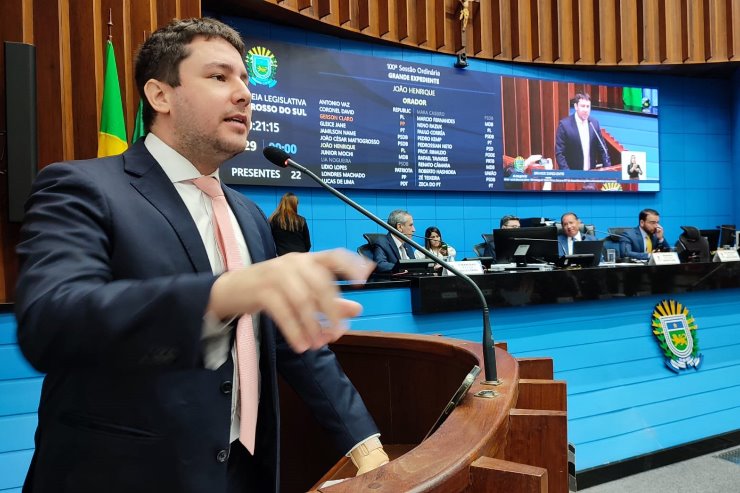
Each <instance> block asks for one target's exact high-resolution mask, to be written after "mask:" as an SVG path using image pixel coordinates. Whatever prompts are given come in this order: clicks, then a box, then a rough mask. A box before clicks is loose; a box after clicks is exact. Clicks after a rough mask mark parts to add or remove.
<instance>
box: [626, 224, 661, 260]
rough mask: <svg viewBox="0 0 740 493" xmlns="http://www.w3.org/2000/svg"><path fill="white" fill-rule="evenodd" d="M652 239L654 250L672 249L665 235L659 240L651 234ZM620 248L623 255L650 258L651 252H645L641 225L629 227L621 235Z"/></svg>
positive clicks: (639, 258) (638, 258)
mask: <svg viewBox="0 0 740 493" xmlns="http://www.w3.org/2000/svg"><path fill="white" fill-rule="evenodd" d="M650 241H651V242H652V244H653V251H654V252H661V251H668V250H670V249H671V248H670V245H669V244H668V242H667V241H666V239H665V237H663V240H662V241H658V239H657V238H656V237H655V235H651V236H650ZM619 248H620V249H621V250H622V257H629V258H634V259H637V260H647V259H648V258H650V254H649V253H645V241H644V240H643V239H642V232H641V231H640V227H639V226H638V227H636V228H634V229H628V230H627V231H624V232H623V233H622V234H621V235H620V236H619Z"/></svg>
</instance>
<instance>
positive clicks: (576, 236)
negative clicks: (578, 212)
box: [568, 231, 582, 255]
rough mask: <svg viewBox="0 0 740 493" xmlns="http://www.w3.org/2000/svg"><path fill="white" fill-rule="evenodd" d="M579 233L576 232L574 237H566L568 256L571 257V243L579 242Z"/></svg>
mask: <svg viewBox="0 0 740 493" xmlns="http://www.w3.org/2000/svg"><path fill="white" fill-rule="evenodd" d="M581 240H582V238H581V232H580V231H579V232H577V233H576V235H575V236H569V237H568V255H573V242H574V241H581Z"/></svg>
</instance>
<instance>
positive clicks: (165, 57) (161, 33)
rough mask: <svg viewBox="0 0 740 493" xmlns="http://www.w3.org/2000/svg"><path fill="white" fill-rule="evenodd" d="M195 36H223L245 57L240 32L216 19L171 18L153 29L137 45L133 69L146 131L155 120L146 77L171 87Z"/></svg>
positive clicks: (174, 83)
mask: <svg viewBox="0 0 740 493" xmlns="http://www.w3.org/2000/svg"><path fill="white" fill-rule="evenodd" d="M198 36H201V37H203V38H205V39H211V38H222V39H224V40H225V41H227V42H229V43H230V44H231V45H232V46H233V47H234V48H236V50H237V51H238V52H239V54H240V55H241V57H242V58H244V53H245V48H244V41H242V38H241V36H240V35H239V33H238V32H237V31H236V30H235V29H234V28H232V27H229V26H227V25H226V24H224V23H223V22H220V21H217V20H215V19H210V18H208V17H203V18H193V19H183V20H179V19H174V20H173V21H172V22H170V23H169V24H167V25H166V26H164V27H161V28H159V29H157V30H156V31H154V32H153V33H152V35H151V36H150V37H149V39H147V40H146V41H144V43H143V44H142V45H141V47H140V48H139V52H138V53H137V54H136V67H135V69H134V74H135V78H136V89H137V90H138V91H139V97H140V98H141V101H142V105H143V111H142V117H143V120H144V129H145V130H146V131H147V132H148V131H149V129H150V128H151V126H152V123H153V122H154V109H153V108H152V106H151V105H150V104H149V101H148V100H147V98H146V95H145V94H144V85H145V84H146V83H147V81H148V80H150V79H156V80H159V81H162V82H165V83H167V84H169V85H170V86H172V87H177V86H179V85H180V63H181V62H182V61H183V60H184V59H185V58H187V57H188V56H189V55H190V49H189V48H188V45H189V44H190V43H191V42H192V41H193V39H195V38H196V37H198Z"/></svg>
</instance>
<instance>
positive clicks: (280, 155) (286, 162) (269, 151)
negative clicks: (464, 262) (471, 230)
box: [262, 146, 499, 384]
mask: <svg viewBox="0 0 740 493" xmlns="http://www.w3.org/2000/svg"><path fill="white" fill-rule="evenodd" d="M262 153H263V154H264V155H265V157H266V158H267V160H268V161H270V162H271V163H272V164H274V165H275V166H278V167H280V168H287V167H291V168H295V169H297V170H298V171H301V172H302V173H304V174H305V175H307V176H308V177H310V178H311V179H312V180H313V181H315V182H316V183H318V184H319V185H321V187H323V188H325V189H326V190H328V191H329V192H330V193H331V194H332V195H334V196H335V197H337V198H338V199H339V200H341V201H342V202H344V203H345V204H347V205H349V206H350V207H352V208H353V209H355V210H356V211H357V212H359V213H360V214H362V215H363V216H365V217H367V218H368V219H370V220H371V221H373V222H375V223H376V224H377V225H378V226H380V227H382V228H383V229H385V230H387V231H388V232H390V233H391V234H393V235H395V236H396V237H397V238H398V239H400V240H401V241H403V242H404V243H408V244H409V245H411V246H412V247H414V248H416V249H417V250H419V251H420V252H422V253H423V254H424V255H426V256H427V257H428V258H429V260H430V261H431V262H434V263H435V264H439V265H441V266H442V267H444V268H445V269H447V270H448V271H449V272H451V273H452V274H454V275H455V276H457V277H458V278H460V279H462V280H463V281H465V282H466V283H468V285H469V286H470V287H471V288H473V290H474V291H475V293H476V294H477V295H478V298H479V299H480V304H481V312H482V313H483V367H484V371H485V376H486V377H485V378H486V382H485V383H488V384H496V383H499V382H498V376H497V373H496V352H495V348H494V346H493V334H492V333H491V320H490V316H489V309H488V303H487V302H486V297H485V295H484V294H483V291H481V289H480V288H479V287H478V285H477V284H476V283H475V282H474V281H473V280H472V279H471V278H470V277H468V276H466V275H465V274H463V273H462V272H460V271H459V270H457V269H456V268H455V267H453V266H452V265H450V264H449V263H448V262H446V261H444V260H442V259H440V258H438V257H437V256H436V255H434V254H433V253H432V252H430V251H429V250H427V249H426V248H424V247H423V246H421V245H419V244H418V243H417V242H415V241H414V240H412V239H411V238H408V237H407V236H405V235H402V234H400V233H399V232H398V231H397V230H396V229H395V228H392V227H391V226H389V225H388V223H386V222H385V221H383V220H382V219H380V218H379V217H378V216H376V215H375V214H373V213H372V212H370V211H368V210H367V209H365V208H364V207H362V206H361V205H360V204H358V203H357V202H355V201H354V200H352V199H350V198H349V197H347V196H346V195H344V194H343V193H341V192H340V191H339V190H337V189H335V188H334V187H332V186H330V185H328V184H327V183H325V182H324V180H322V179H321V178H319V177H318V176H317V175H316V174H315V173H314V172H313V171H311V170H309V169H308V168H306V167H305V166H303V165H301V164H298V163H297V162H295V161H294V160H293V159H292V158H291V157H290V155H289V154H288V153H287V152H285V151H283V150H282V149H278V148H277V147H274V146H267V147H265V149H264V150H263V151H262Z"/></svg>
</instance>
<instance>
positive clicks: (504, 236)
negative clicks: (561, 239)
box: [493, 226, 558, 264]
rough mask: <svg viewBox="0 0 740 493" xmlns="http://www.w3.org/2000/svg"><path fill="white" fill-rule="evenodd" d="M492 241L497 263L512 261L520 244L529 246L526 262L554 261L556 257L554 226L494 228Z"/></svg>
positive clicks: (555, 231)
mask: <svg viewBox="0 0 740 493" xmlns="http://www.w3.org/2000/svg"><path fill="white" fill-rule="evenodd" d="M493 243H494V245H496V262H497V263H499V264H508V263H511V262H513V261H514V252H516V249H517V247H519V246H520V245H528V246H529V249H528V250H527V255H526V259H527V262H528V263H530V262H531V263H543V262H555V261H556V260H557V259H558V231H557V228H555V227H554V226H539V227H537V226H535V227H530V228H515V229H494V230H493Z"/></svg>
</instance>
